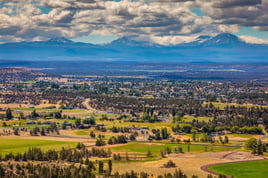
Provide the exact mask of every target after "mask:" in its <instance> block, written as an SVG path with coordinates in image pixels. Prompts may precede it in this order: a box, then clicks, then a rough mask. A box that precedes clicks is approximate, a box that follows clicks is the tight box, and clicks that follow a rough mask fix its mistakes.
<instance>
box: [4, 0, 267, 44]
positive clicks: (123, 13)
mask: <svg viewBox="0 0 268 178" xmlns="http://www.w3.org/2000/svg"><path fill="white" fill-rule="evenodd" d="M192 9H200V10H201V11H202V13H203V15H202V16H201V15H199V14H196V13H194V12H193V11H192ZM267 19H268V0H150V1H146V0H137V1H128V0H123V1H120V2H118V1H102V0H39V1H35V0H0V42H12V41H32V40H46V39H49V38H54V37H66V38H77V37H82V36H88V35H90V34H100V35H115V36H117V37H122V36H130V37H132V38H136V39H140V40H148V41H154V42H157V43H160V44H176V43H180V42H184V41H189V40H191V39H193V38H195V37H196V36H199V35H211V34H217V33H221V32H237V31H239V27H240V26H250V27H252V28H254V29H257V30H260V31H261V30H263V31H266V30H268V21H267Z"/></svg>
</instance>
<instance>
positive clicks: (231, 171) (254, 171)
mask: <svg viewBox="0 0 268 178" xmlns="http://www.w3.org/2000/svg"><path fill="white" fill-rule="evenodd" d="M267 167H268V160H262V161H249V162H241V163H228V164H219V165H214V166H210V167H209V170H211V171H213V172H217V173H221V174H225V175H227V176H234V177H235V178H244V177H247V178H266V177H267V175H268V169H267Z"/></svg>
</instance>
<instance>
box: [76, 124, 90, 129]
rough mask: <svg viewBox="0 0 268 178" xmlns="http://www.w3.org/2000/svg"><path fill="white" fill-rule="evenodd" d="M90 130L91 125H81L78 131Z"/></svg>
mask: <svg viewBox="0 0 268 178" xmlns="http://www.w3.org/2000/svg"><path fill="white" fill-rule="evenodd" d="M89 128H90V125H88V124H81V125H79V126H78V129H89Z"/></svg>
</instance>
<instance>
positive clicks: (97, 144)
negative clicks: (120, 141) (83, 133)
mask: <svg viewBox="0 0 268 178" xmlns="http://www.w3.org/2000/svg"><path fill="white" fill-rule="evenodd" d="M104 145H106V143H105V141H104V140H102V139H101V138H100V139H97V141H96V146H104Z"/></svg>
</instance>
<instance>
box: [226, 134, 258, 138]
mask: <svg viewBox="0 0 268 178" xmlns="http://www.w3.org/2000/svg"><path fill="white" fill-rule="evenodd" d="M229 135H230V136H233V137H242V138H251V137H253V136H256V135H254V134H229ZM257 136H260V137H261V136H262V135H257Z"/></svg>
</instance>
